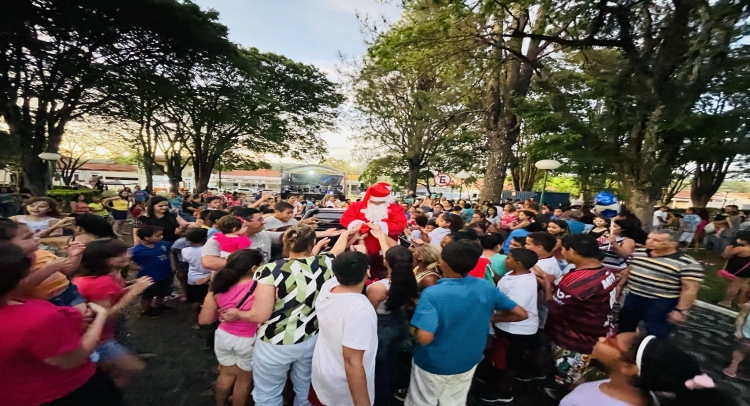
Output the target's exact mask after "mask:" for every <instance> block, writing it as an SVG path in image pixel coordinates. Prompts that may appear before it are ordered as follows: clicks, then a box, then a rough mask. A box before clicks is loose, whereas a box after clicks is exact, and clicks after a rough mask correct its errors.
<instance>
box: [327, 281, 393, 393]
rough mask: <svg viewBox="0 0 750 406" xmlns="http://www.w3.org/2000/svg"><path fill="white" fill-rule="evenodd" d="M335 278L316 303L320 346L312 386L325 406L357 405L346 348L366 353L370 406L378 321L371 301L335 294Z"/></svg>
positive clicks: (336, 283) (362, 297) (365, 364)
mask: <svg viewBox="0 0 750 406" xmlns="http://www.w3.org/2000/svg"><path fill="white" fill-rule="evenodd" d="M338 285H339V282H338V280H336V278H335V277H333V278H331V279H330V280H328V281H327V282H326V283H324V284H323V286H322V287H321V290H320V294H319V295H318V298H317V300H316V301H315V310H316V313H317V316H318V326H319V328H320V330H319V331H320V332H319V333H318V342H317V343H316V344H315V352H314V353H313V359H312V385H313V388H315V393H316V394H317V395H318V399H320V402H321V403H323V404H324V405H336V406H348V405H354V401H353V400H352V395H351V393H350V392H349V384H348V383H347V381H346V370H345V369H344V351H343V349H342V348H341V347H342V346H346V347H348V348H352V349H355V350H364V352H365V353H364V357H363V359H362V363H363V365H364V367H365V376H366V377H367V392H368V394H369V395H370V403H374V402H375V355H376V354H377V352H378V317H377V315H376V314H375V309H374V308H373V307H372V304H371V303H370V301H369V300H367V297H366V296H365V295H363V294H360V293H331V289H333V288H334V287H336V286H338Z"/></svg>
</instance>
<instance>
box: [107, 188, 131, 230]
mask: <svg viewBox="0 0 750 406" xmlns="http://www.w3.org/2000/svg"><path fill="white" fill-rule="evenodd" d="M103 203H105V204H107V205H109V206H110V207H112V212H111V213H112V222H113V224H112V226H113V227H114V230H115V234H117V235H118V236H121V235H122V223H124V222H125V220H127V219H128V208H130V192H128V191H127V190H121V191H120V193H118V194H117V196H114V197H110V198H108V199H104V202H103Z"/></svg>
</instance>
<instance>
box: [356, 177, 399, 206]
mask: <svg viewBox="0 0 750 406" xmlns="http://www.w3.org/2000/svg"><path fill="white" fill-rule="evenodd" d="M391 200H392V197H391V185H389V184H387V183H385V182H378V183H376V184H374V185H372V186H370V187H369V188H368V189H367V192H365V197H364V198H363V199H362V201H364V202H365V203H369V202H370V201H373V202H389V201H391Z"/></svg>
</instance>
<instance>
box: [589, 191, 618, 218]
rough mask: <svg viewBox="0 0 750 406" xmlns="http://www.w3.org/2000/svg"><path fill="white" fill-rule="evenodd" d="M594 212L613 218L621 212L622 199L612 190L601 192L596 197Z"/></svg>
mask: <svg viewBox="0 0 750 406" xmlns="http://www.w3.org/2000/svg"><path fill="white" fill-rule="evenodd" d="M594 212H595V213H597V214H599V215H600V216H604V217H607V218H612V217H615V216H617V215H618V214H619V213H620V199H618V198H617V196H615V195H614V194H613V193H611V192H599V193H598V194H597V195H596V196H595V197H594Z"/></svg>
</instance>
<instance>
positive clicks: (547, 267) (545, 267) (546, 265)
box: [536, 257, 562, 279]
mask: <svg viewBox="0 0 750 406" xmlns="http://www.w3.org/2000/svg"><path fill="white" fill-rule="evenodd" d="M536 264H537V266H539V268H540V269H541V270H542V271H544V273H546V274H547V275H552V276H554V277H555V279H557V278H559V277H560V276H562V271H561V270H560V263H559V262H557V259H556V258H555V257H549V258H542V259H540V260H539V261H537V263H536Z"/></svg>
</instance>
